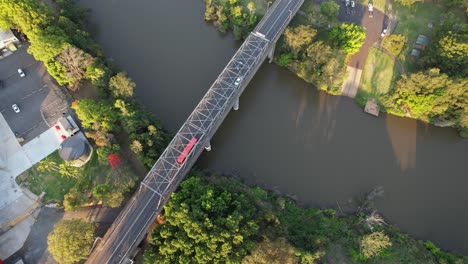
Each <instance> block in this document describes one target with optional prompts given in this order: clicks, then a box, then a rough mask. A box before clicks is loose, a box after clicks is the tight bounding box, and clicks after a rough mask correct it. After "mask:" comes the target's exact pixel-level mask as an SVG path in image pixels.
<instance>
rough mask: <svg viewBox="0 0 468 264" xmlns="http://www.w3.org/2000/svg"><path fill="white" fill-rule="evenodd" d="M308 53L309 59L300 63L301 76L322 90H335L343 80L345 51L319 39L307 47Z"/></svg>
mask: <svg viewBox="0 0 468 264" xmlns="http://www.w3.org/2000/svg"><path fill="white" fill-rule="evenodd" d="M306 54H307V59H306V60H304V61H303V62H301V63H299V65H298V75H299V77H301V78H303V79H304V80H306V81H307V82H310V83H312V84H313V85H314V86H316V87H317V88H319V89H321V90H325V91H327V92H335V90H336V89H338V88H337V87H340V86H341V82H342V76H343V72H344V70H343V67H344V63H343V61H344V59H343V56H344V55H343V52H341V51H337V50H333V49H332V48H331V47H330V46H328V45H326V44H325V43H323V42H322V41H318V42H314V43H312V44H311V45H310V46H309V47H308V48H307V50H306ZM336 92H337V91H336Z"/></svg>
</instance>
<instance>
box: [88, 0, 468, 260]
mask: <svg viewBox="0 0 468 264" xmlns="http://www.w3.org/2000/svg"><path fill="white" fill-rule="evenodd" d="M79 3H80V4H82V5H84V6H87V7H90V8H91V9H92V15H91V21H90V30H91V31H92V33H93V35H94V36H95V38H96V39H97V41H98V42H99V43H100V44H101V45H102V46H103V47H104V50H105V51H106V54H107V55H108V56H109V57H112V58H113V59H114V61H115V62H116V63H117V64H118V65H120V66H121V67H122V68H123V69H125V70H127V71H128V72H129V74H130V76H132V78H133V79H134V80H135V82H136V83H137V90H136V96H137V98H138V100H139V101H141V102H142V103H143V104H145V105H146V106H147V107H148V108H149V109H150V110H151V111H152V112H153V113H154V114H155V115H157V116H158V118H160V119H161V120H162V122H163V124H164V126H165V127H166V128H167V129H168V130H170V131H171V132H176V131H177V129H178V128H179V126H180V125H181V124H182V123H183V122H184V121H185V119H186V117H187V116H188V115H189V114H190V112H191V111H192V109H193V108H194V106H195V105H196V104H197V103H198V101H199V100H200V99H201V97H202V96H203V94H204V93H205V92H206V90H207V89H208V88H209V86H210V85H211V83H212V82H213V81H214V79H215V78H216V76H217V75H218V74H219V72H220V71H221V70H222V68H223V67H224V65H225V64H226V63H227V62H228V60H229V59H230V58H231V56H232V55H233V54H234V52H235V51H236V49H237V48H238V47H239V45H240V43H239V42H236V41H234V39H233V37H232V36H231V35H226V36H224V35H222V34H220V33H218V32H217V30H216V29H215V28H214V27H213V26H211V25H210V24H207V23H205V22H204V21H203V12H204V4H203V3H202V1H201V0H200V1H199V0H193V1H173V0H172V1H169V0H156V1H154V0H152V1H150V0H134V1H126V0H100V1H95V0H80V1H79ZM211 145H212V148H213V150H212V151H211V152H205V153H204V154H203V155H202V157H201V159H200V161H199V166H200V167H202V168H206V169H212V170H214V171H217V172H222V173H229V174H235V175H238V176H240V177H242V178H243V179H245V180H246V181H247V182H250V183H257V184H260V185H262V186H264V187H267V188H270V189H276V190H278V191H280V192H282V193H285V194H289V195H291V196H295V197H297V199H298V200H299V201H301V202H303V203H305V204H307V205H313V206H322V207H325V206H327V207H328V206H331V207H335V208H338V205H339V207H340V208H342V209H343V210H347V209H350V208H351V207H350V205H349V201H350V200H352V199H353V198H354V197H356V196H358V195H361V194H363V193H365V192H369V191H371V190H372V189H374V188H375V187H378V186H380V187H381V188H382V190H383V195H382V196H379V197H378V198H376V200H375V203H376V206H377V208H378V210H379V212H381V213H382V214H383V215H384V217H385V218H386V219H387V221H388V222H391V223H394V224H396V225H398V226H399V227H400V228H401V229H402V230H403V231H405V232H408V233H410V234H412V235H413V236H415V237H416V238H418V239H424V240H426V239H429V240H433V241H434V242H436V243H437V244H438V245H440V246H441V247H442V248H444V249H449V250H455V251H458V252H460V253H464V254H468V224H467V223H468V198H467V197H466V195H467V193H468V192H467V186H468V140H462V139H461V138H459V137H458V136H457V134H456V132H455V131H454V130H452V129H443V128H436V127H432V126H427V125H425V124H423V123H420V122H416V121H414V120H410V119H405V118H397V117H394V116H386V115H381V116H380V117H378V118H375V117H372V116H369V115H365V114H363V113H362V110H361V109H360V108H358V107H357V106H356V105H355V104H354V102H353V101H352V100H351V99H348V98H342V97H335V96H330V95H327V94H324V93H320V92H317V91H316V90H315V89H314V88H313V87H311V86H310V85H308V84H306V83H304V82H303V81H301V80H299V79H298V78H296V77H295V76H294V75H293V74H291V73H289V72H288V71H286V70H284V69H280V68H278V67H277V66H274V65H270V64H268V63H265V64H264V65H263V66H262V68H261V69H260V70H259V72H258V73H257V75H256V76H255V78H254V79H253V80H252V82H251V83H250V85H249V86H248V87H247V89H246V91H245V92H244V94H243V95H242V97H241V100H240V110H239V111H237V112H232V113H231V114H230V115H229V116H228V117H227V119H226V120H225V122H224V123H223V124H222V126H221V127H220V129H219V130H218V132H217V133H216V135H215V137H214V138H213V140H212V142H211Z"/></svg>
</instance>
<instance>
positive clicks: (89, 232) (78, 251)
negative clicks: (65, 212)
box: [47, 219, 96, 264]
mask: <svg viewBox="0 0 468 264" xmlns="http://www.w3.org/2000/svg"><path fill="white" fill-rule="evenodd" d="M95 229H96V225H95V224H94V223H85V222H83V221H81V220H76V219H75V220H61V221H60V222H58V223H57V224H55V226H54V230H53V231H52V232H51V233H50V234H49V236H48V237H47V242H48V250H49V252H50V253H51V254H52V256H53V257H54V259H55V260H56V261H57V262H59V263H61V264H73V263H79V262H80V261H82V260H84V259H86V257H87V256H88V254H89V252H90V250H91V246H92V245H93V241H94V232H95Z"/></svg>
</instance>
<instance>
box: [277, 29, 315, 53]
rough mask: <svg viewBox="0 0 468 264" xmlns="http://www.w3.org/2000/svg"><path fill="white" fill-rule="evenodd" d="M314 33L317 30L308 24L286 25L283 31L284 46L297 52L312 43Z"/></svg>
mask: <svg viewBox="0 0 468 264" xmlns="http://www.w3.org/2000/svg"><path fill="white" fill-rule="evenodd" d="M316 34H317V30H316V29H314V28H312V27H311V26H309V25H300V26H297V27H288V28H287V29H286V31H285V32H284V38H285V42H286V46H287V47H286V48H287V49H289V50H291V51H292V52H293V53H294V54H298V53H299V52H301V51H303V50H304V49H305V48H306V47H307V46H308V45H310V44H311V43H312V40H313V39H314V37H315V35H316Z"/></svg>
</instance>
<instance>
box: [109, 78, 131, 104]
mask: <svg viewBox="0 0 468 264" xmlns="http://www.w3.org/2000/svg"><path fill="white" fill-rule="evenodd" d="M135 86H136V84H135V83H134V82H133V81H132V80H131V79H130V77H127V73H125V72H119V73H117V75H115V76H113V77H112V78H110V80H109V87H110V88H111V92H112V95H113V96H114V97H124V98H125V97H132V96H133V89H134V88H135Z"/></svg>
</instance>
